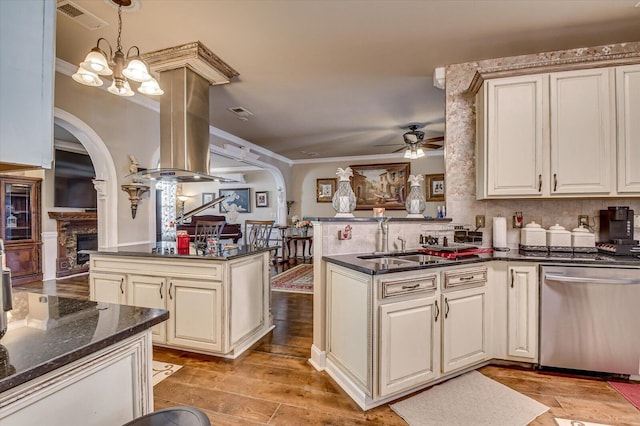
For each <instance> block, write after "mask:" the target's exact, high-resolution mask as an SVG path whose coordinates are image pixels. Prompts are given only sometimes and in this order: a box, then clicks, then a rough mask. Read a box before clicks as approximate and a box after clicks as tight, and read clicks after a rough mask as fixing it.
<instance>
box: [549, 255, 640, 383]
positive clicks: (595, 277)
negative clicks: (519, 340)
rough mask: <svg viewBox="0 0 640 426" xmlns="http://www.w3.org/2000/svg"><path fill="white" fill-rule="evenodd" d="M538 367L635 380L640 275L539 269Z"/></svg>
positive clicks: (639, 353)
mask: <svg viewBox="0 0 640 426" xmlns="http://www.w3.org/2000/svg"><path fill="white" fill-rule="evenodd" d="M540 277H541V280H542V286H541V291H540V345H539V348H540V357H539V360H540V365H541V366H546V367H558V368H567V369H575V370H588V371H596V372H604V373H613V374H624V375H638V374H640V269H638V268H607V267H602V268H601V267H584V266H562V267H559V266H543V267H542V273H541V275H540Z"/></svg>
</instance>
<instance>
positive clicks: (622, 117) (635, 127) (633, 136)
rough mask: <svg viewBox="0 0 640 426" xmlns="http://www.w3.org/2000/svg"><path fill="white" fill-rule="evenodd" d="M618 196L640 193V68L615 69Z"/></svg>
mask: <svg viewBox="0 0 640 426" xmlns="http://www.w3.org/2000/svg"><path fill="white" fill-rule="evenodd" d="M616 91H617V93H616V99H617V103H618V132H617V137H618V192H621V193H628V192H636V193H640V119H639V117H640V65H629V66H624V67H617V68H616Z"/></svg>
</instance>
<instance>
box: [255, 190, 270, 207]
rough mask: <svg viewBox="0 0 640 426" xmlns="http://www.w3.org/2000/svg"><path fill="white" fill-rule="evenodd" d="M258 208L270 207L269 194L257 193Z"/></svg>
mask: <svg viewBox="0 0 640 426" xmlns="http://www.w3.org/2000/svg"><path fill="white" fill-rule="evenodd" d="M256 207H269V193H268V192H266V191H256Z"/></svg>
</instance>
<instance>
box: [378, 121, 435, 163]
mask: <svg viewBox="0 0 640 426" xmlns="http://www.w3.org/2000/svg"><path fill="white" fill-rule="evenodd" d="M427 124H429V123H424V124H415V123H413V124H409V125H407V126H405V127H403V128H405V129H409V130H408V131H407V132H405V133H404V134H403V135H402V138H403V139H404V146H402V147H401V148H398V149H396V150H395V151H393V152H394V153H395V152H400V151H403V150H404V151H405V153H404V157H405V158H409V159H416V158H420V157H423V156H424V155H425V153H424V149H423V148H428V149H433V150H436V149H442V148H443V144H444V135H443V136H436V137H432V138H427V139H425V138H424V136H425V133H424V132H423V131H421V130H418V129H421V128H423V127H425V126H426V125H427ZM394 145H400V144H399V143H394V144H390V145H376V146H394Z"/></svg>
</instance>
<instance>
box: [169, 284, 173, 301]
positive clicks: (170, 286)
mask: <svg viewBox="0 0 640 426" xmlns="http://www.w3.org/2000/svg"><path fill="white" fill-rule="evenodd" d="M172 288H173V281H171V282H170V283H169V299H171V300H173V294H171V289H172Z"/></svg>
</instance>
